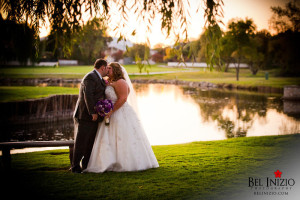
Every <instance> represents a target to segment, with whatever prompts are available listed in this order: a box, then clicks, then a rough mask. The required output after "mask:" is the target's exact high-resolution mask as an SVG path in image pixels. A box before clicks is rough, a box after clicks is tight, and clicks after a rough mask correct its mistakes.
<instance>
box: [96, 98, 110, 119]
mask: <svg viewBox="0 0 300 200" xmlns="http://www.w3.org/2000/svg"><path fill="white" fill-rule="evenodd" d="M112 109H114V105H113V103H112V101H111V100H109V99H103V100H100V101H98V102H97V103H96V106H95V110H96V112H97V113H98V114H99V115H100V116H101V117H104V119H105V125H109V118H106V117H105V116H106V115H107V114H108V113H109V112H110V111H111V110H112Z"/></svg>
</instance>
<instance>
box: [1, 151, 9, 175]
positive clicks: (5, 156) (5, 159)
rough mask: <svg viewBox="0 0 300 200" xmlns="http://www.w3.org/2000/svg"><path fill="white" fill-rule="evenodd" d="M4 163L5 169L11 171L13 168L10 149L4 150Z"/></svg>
mask: <svg viewBox="0 0 300 200" xmlns="http://www.w3.org/2000/svg"><path fill="white" fill-rule="evenodd" d="M2 162H3V165H4V169H6V170H9V169H10V168H11V155H10V148H3V149H2Z"/></svg>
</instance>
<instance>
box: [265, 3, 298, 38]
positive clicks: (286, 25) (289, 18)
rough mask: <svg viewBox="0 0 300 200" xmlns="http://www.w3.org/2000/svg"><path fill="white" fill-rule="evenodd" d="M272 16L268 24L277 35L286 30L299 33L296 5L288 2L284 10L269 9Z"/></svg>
mask: <svg viewBox="0 0 300 200" xmlns="http://www.w3.org/2000/svg"><path fill="white" fill-rule="evenodd" d="M271 10H272V12H273V16H272V18H271V19H270V21H269V23H270V26H271V28H272V29H274V30H275V31H276V32H277V33H283V32H286V31H287V30H291V31H293V32H299V30H300V9H299V7H297V6H296V3H292V2H289V3H287V4H286V5H285V8H281V7H279V6H278V7H271Z"/></svg>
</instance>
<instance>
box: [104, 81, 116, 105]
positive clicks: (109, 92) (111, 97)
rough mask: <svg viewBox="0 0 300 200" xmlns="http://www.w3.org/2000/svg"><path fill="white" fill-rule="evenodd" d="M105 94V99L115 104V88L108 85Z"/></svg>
mask: <svg viewBox="0 0 300 200" xmlns="http://www.w3.org/2000/svg"><path fill="white" fill-rule="evenodd" d="M105 96H106V98H107V99H109V100H111V101H112V102H113V104H115V103H116V101H117V99H118V97H117V94H116V92H115V89H114V88H113V86H110V85H109V86H107V87H106V89H105Z"/></svg>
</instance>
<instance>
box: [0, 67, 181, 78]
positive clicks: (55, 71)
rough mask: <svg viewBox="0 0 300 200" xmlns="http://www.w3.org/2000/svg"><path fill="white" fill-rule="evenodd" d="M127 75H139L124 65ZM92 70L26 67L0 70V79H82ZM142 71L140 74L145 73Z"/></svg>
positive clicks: (170, 69)
mask: <svg viewBox="0 0 300 200" xmlns="http://www.w3.org/2000/svg"><path fill="white" fill-rule="evenodd" d="M124 67H125V68H126V70H127V72H128V73H139V69H138V67H137V65H124ZM92 70H93V66H60V67H47V66H35V67H32V66H28V67H10V68H0V77H1V78H3V77H11V78H57V77H61V78H80V79H81V78H82V77H83V76H84V75H85V74H86V73H88V72H90V71H92ZM146 70H147V71H149V72H162V71H186V69H183V68H165V67H158V66H157V65H151V66H150V67H149V66H147V68H146ZM147 71H145V70H143V71H142V72H144V73H145V72H147Z"/></svg>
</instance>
